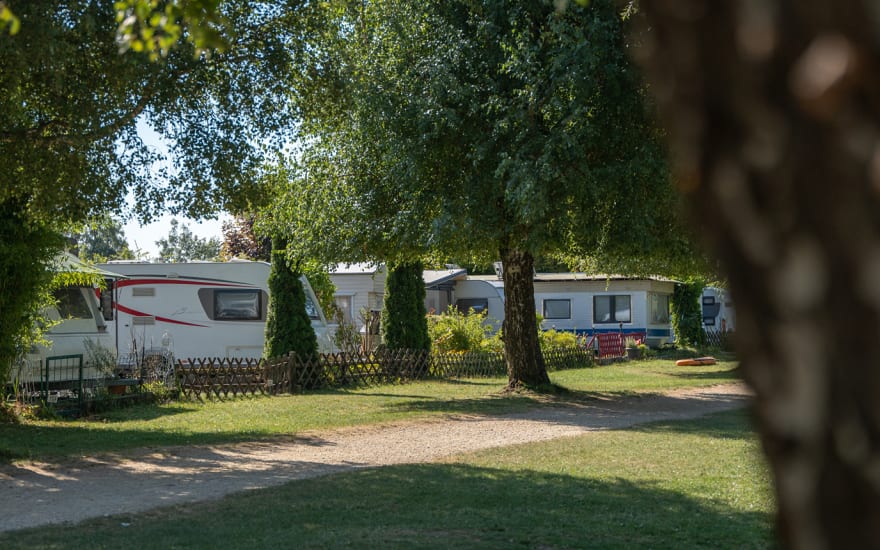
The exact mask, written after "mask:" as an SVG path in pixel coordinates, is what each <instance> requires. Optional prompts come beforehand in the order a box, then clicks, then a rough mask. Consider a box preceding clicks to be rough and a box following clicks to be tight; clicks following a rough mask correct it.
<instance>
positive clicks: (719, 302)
mask: <svg viewBox="0 0 880 550" xmlns="http://www.w3.org/2000/svg"><path fill="white" fill-rule="evenodd" d="M700 306H701V309H702V314H703V328H704V329H706V330H710V331H711V330H717V331H735V330H736V308H735V307H734V304H733V298H731V296H730V291H729V290H727V289H725V288H719V287H706V288H704V289H703V295H702V296H701V298H700Z"/></svg>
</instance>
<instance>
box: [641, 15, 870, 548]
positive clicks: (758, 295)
mask: <svg viewBox="0 0 880 550" xmlns="http://www.w3.org/2000/svg"><path fill="white" fill-rule="evenodd" d="M640 4H641V9H642V16H644V18H645V22H646V25H645V26H644V27H643V28H642V32H641V33H640V34H638V35H636V37H637V40H638V41H640V42H641V44H642V47H641V51H640V52H639V55H640V60H641V61H642V62H643V64H644V66H645V67H646V69H647V71H648V75H649V81H650V83H651V89H652V92H653V93H654V94H655V97H656V98H657V100H658V103H659V106H660V109H661V113H662V115H663V117H664V119H665V120H666V121H667V126H668V128H669V130H670V136H671V138H672V141H671V148H672V153H673V157H674V159H675V161H676V170H677V182H678V184H679V185H680V187H681V190H682V191H684V192H685V193H686V194H687V195H688V197H689V199H690V200H689V203H690V207H691V212H690V213H691V215H692V218H693V221H694V223H696V224H698V226H699V228H700V230H701V233H702V234H703V235H705V236H706V239H707V243H708V245H709V247H710V248H711V250H713V251H714V253H715V254H716V255H717V257H718V258H719V260H720V262H721V265H722V268H723V269H724V270H725V272H726V275H727V276H728V278H729V282H730V286H731V290H732V292H733V296H734V299H735V301H736V304H737V345H738V348H739V352H740V354H741V359H742V369H743V373H744V376H745V378H746V381H747V382H748V383H749V384H750V385H751V386H752V387H753V388H754V390H755V392H756V395H757V400H756V418H757V421H758V428H759V431H760V434H761V438H762V442H763V445H764V449H765V451H766V454H767V457H768V459H769V462H770V464H771V467H772V471H773V474H774V478H775V485H776V492H777V499H778V505H779V515H778V519H779V521H778V525H779V532H780V536H781V538H782V541H783V543H784V544H785V545H786V546H789V547H794V548H878V547H880V399H878V397H880V368H878V367H880V346H878V345H877V342H878V336H880V116H878V115H880V55H878V54H880V40H878V36H880V34H878V33H880V4H878V3H877V2H874V1H873V0H864V1H854V0H846V1H837V2H827V1H826V0H790V1H783V0H748V1H743V0H718V1H713V2H699V1H690V0H643V1H642V2H641V3H640Z"/></svg>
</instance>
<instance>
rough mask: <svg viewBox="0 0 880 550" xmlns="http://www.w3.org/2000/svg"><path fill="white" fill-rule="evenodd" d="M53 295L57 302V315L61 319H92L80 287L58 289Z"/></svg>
mask: <svg viewBox="0 0 880 550" xmlns="http://www.w3.org/2000/svg"><path fill="white" fill-rule="evenodd" d="M54 295H55V299H56V300H58V314H59V315H60V316H61V318H62V319H94V316H93V315H92V310H91V309H90V308H89V303H88V302H87V301H86V297H85V296H83V293H82V289H81V288H80V287H75V286H69V287H65V288H59V289H58V290H56V291H55V293H54Z"/></svg>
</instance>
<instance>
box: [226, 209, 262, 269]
mask: <svg viewBox="0 0 880 550" xmlns="http://www.w3.org/2000/svg"><path fill="white" fill-rule="evenodd" d="M255 219H256V215H254V214H247V215H240V216H236V217H235V218H234V219H233V220H231V221H228V222H223V244H222V245H221V247H220V254H221V256H223V257H224V258H226V259H227V260H228V259H231V258H245V259H248V260H260V261H264V262H268V261H270V260H271V256H272V239H271V238H269V237H258V236H257V234H256V233H255V232H254V221H255Z"/></svg>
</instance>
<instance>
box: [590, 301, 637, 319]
mask: <svg viewBox="0 0 880 550" xmlns="http://www.w3.org/2000/svg"><path fill="white" fill-rule="evenodd" d="M593 322H594V323H597V324H601V323H630V322H632V308H631V307H630V296H629V294H618V295H613V296H593Z"/></svg>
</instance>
